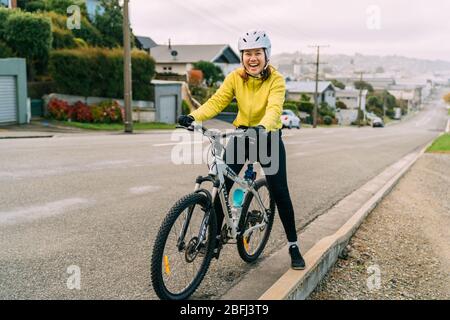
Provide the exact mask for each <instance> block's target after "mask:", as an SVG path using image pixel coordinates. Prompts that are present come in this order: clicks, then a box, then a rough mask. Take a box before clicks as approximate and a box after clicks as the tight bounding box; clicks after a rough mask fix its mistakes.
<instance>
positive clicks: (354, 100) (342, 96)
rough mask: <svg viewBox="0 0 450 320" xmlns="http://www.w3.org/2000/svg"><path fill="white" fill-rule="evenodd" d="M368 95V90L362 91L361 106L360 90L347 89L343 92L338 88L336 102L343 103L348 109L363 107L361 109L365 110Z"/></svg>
mask: <svg viewBox="0 0 450 320" xmlns="http://www.w3.org/2000/svg"><path fill="white" fill-rule="evenodd" d="M367 93H368V91H367V90H362V91H361V104H360V92H359V90H358V89H355V88H345V89H343V90H342V89H339V88H336V101H341V102H343V103H345V105H346V106H347V109H359V106H360V105H361V109H362V110H365V109H366V97H367Z"/></svg>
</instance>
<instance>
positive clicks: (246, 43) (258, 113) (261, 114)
mask: <svg viewBox="0 0 450 320" xmlns="http://www.w3.org/2000/svg"><path fill="white" fill-rule="evenodd" d="M238 49H239V51H240V54H241V61H242V65H243V68H238V69H236V70H234V71H233V72H231V73H230V74H229V75H228V76H227V77H226V78H225V80H224V82H223V84H222V85H221V87H220V88H219V89H218V90H217V92H216V93H215V94H214V95H213V96H212V97H211V98H210V99H209V100H208V101H207V102H206V103H205V104H203V105H202V106H201V107H200V108H198V109H197V110H195V111H194V112H192V113H191V114H190V115H187V116H180V117H179V119H178V122H179V124H180V125H182V126H186V127H187V126H190V125H191V124H192V122H193V121H197V122H200V121H205V120H208V119H211V118H213V117H215V116H216V115H217V114H219V113H220V112H221V111H222V110H223V109H224V108H225V107H227V106H228V105H229V103H230V102H231V101H232V99H233V98H236V100H237V104H238V108H239V111H238V114H237V117H236V119H235V120H234V122H233V124H234V125H235V126H236V127H244V128H254V127H257V128H260V129H262V130H263V131H266V132H268V136H269V137H268V139H267V140H268V141H269V143H270V139H271V138H273V137H276V138H275V139H279V141H278V142H279V143H278V144H277V147H278V150H275V152H271V153H270V151H269V153H270V156H271V157H274V156H275V155H276V156H277V157H278V158H277V161H278V163H277V164H278V170H276V172H268V171H269V170H267V169H268V165H267V164H265V165H264V164H262V163H261V166H262V167H263V169H264V172H265V175H266V180H267V183H268V186H269V190H270V192H271V194H272V196H273V197H274V200H275V203H276V205H277V208H278V212H279V213H280V218H281V222H282V224H283V227H284V230H285V232H286V236H287V239H288V242H289V254H290V256H291V267H292V268H293V269H304V268H305V262H304V260H303V257H302V255H301V254H300V250H299V248H298V244H297V232H296V228H295V219H294V209H293V206H292V201H291V198H290V196H289V189H288V184H287V176H286V152H285V148H284V145H283V141H282V140H281V131H280V129H281V128H282V123H281V119H280V115H281V112H282V109H283V103H284V97H285V83H284V79H283V77H282V76H281V74H280V73H278V72H277V71H276V70H275V69H274V68H273V67H272V66H270V65H269V61H270V50H271V44H270V39H269V37H268V36H267V34H266V33H265V32H264V31H256V30H252V31H249V32H246V33H245V34H243V35H242V36H241V37H240V38H239V42H238ZM258 143H259V140H258ZM234 145H235V144H234ZM229 147H230V145H228V146H227V150H229ZM258 147H259V145H258ZM248 148H249V147H248V145H246V146H245V152H246V155H245V158H246V159H247V158H248V153H249V150H248ZM276 151H278V152H276ZM233 160H234V159H227V158H226V160H225V161H226V162H227V164H229V165H230V167H231V168H232V169H233V171H234V172H236V173H239V172H240V171H241V169H242V167H243V165H244V164H243V163H240V164H239V163H236V161H233ZM232 185H233V181H232V180H230V179H228V178H227V181H226V188H227V190H228V191H229V190H230V189H231V187H232ZM214 205H215V210H216V213H217V216H218V226H219V230H218V232H220V227H221V226H222V222H223V218H224V216H223V212H222V208H221V206H220V203H219V201H218V199H217V201H216V202H215V203H214Z"/></svg>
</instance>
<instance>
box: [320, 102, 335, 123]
mask: <svg viewBox="0 0 450 320" xmlns="http://www.w3.org/2000/svg"><path fill="white" fill-rule="evenodd" d="M319 115H320V116H322V117H325V116H329V117H330V118H331V119H333V118H334V117H335V113H334V110H333V109H332V108H331V107H330V106H329V105H328V103H326V102H322V103H321V104H320V107H319Z"/></svg>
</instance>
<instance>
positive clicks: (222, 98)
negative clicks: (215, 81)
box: [190, 73, 234, 121]
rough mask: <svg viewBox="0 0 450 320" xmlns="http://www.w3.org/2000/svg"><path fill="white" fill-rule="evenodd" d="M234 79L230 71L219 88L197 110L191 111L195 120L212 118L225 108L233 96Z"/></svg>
mask: <svg viewBox="0 0 450 320" xmlns="http://www.w3.org/2000/svg"><path fill="white" fill-rule="evenodd" d="M233 82H234V80H233V75H232V73H230V74H229V75H228V76H227V77H226V78H225V80H224V81H223V83H222V85H221V86H220V88H219V89H218V90H217V91H216V93H214V95H213V96H212V97H211V98H209V99H208V101H206V102H205V103H204V104H203V105H202V106H200V107H199V108H198V109H197V110H195V111H193V112H191V114H190V115H191V116H192V117H194V119H195V121H205V120H209V119H212V118H214V117H215V116H216V115H218V114H219V113H220V112H221V111H222V110H223V109H225V108H226V107H227V106H228V105H229V104H230V102H231V100H233V98H234V83H233Z"/></svg>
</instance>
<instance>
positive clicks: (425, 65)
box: [271, 52, 450, 78]
mask: <svg viewBox="0 0 450 320" xmlns="http://www.w3.org/2000/svg"><path fill="white" fill-rule="evenodd" d="M315 59H316V56H315V55H314V54H303V53H300V52H295V53H282V54H277V55H274V56H273V57H272V59H271V60H272V63H273V64H274V65H275V66H277V67H279V68H280V69H281V70H280V71H282V72H284V73H286V74H287V75H294V74H296V75H298V74H299V73H300V74H303V75H304V74H308V73H311V72H314V66H313V65H311V64H310V63H311V62H315ZM321 62H325V63H326V64H324V65H321V67H320V70H321V73H327V74H331V75H344V74H351V73H353V72H354V71H360V70H364V71H366V72H368V73H374V74H380V76H381V75H386V76H395V77H402V78H404V77H416V76H420V75H422V76H425V75H427V76H437V77H439V76H440V75H447V74H449V73H450V61H442V60H434V61H432V60H424V59H416V58H407V57H402V56H396V55H391V56H370V55H362V54H358V53H357V54H355V55H352V56H350V55H344V54H331V55H330V54H323V55H321ZM294 66H295V67H294Z"/></svg>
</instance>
